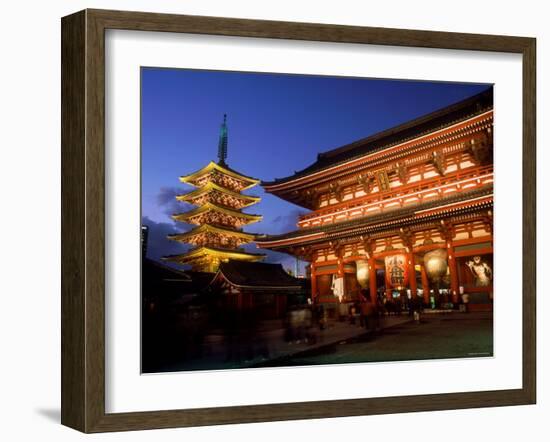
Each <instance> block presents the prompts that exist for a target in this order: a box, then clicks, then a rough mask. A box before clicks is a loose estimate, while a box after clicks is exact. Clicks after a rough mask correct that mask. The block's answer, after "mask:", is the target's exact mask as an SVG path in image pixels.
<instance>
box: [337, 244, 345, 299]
mask: <svg viewBox="0 0 550 442" xmlns="http://www.w3.org/2000/svg"><path fill="white" fill-rule="evenodd" d="M342 255H343V254H339V255H338V278H342V279H343V281H342V287H343V288H344V296H343V297H342V300H344V299H345V298H346V280H345V279H344V258H343V257H342Z"/></svg>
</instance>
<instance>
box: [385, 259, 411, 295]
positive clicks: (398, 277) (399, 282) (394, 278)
mask: <svg viewBox="0 0 550 442" xmlns="http://www.w3.org/2000/svg"><path fill="white" fill-rule="evenodd" d="M384 263H385V267H386V287H387V288H394V289H398V290H401V289H403V288H404V287H406V286H407V285H408V281H409V267H408V266H407V256H406V255H404V254H397V255H391V256H386V257H385V258H384Z"/></svg>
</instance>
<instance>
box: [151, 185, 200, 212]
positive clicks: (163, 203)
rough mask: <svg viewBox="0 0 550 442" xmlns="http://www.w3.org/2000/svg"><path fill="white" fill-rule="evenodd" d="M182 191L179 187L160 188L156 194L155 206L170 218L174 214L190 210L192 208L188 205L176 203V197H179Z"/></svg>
mask: <svg viewBox="0 0 550 442" xmlns="http://www.w3.org/2000/svg"><path fill="white" fill-rule="evenodd" d="M182 193H184V192H182V190H181V188H179V187H161V188H160V190H159V193H158V194H157V205H158V206H159V207H160V208H161V209H162V212H163V213H164V214H165V215H168V216H172V215H174V214H175V213H182V212H187V211H188V210H191V209H192V208H193V206H192V205H191V204H188V203H184V202H181V201H178V200H177V199H176V196H177V195H181V194H182Z"/></svg>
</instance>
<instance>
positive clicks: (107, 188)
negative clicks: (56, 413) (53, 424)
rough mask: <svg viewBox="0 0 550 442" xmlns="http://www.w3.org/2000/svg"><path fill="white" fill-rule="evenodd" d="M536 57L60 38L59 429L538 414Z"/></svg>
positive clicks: (375, 34) (132, 34) (515, 48)
mask: <svg viewBox="0 0 550 442" xmlns="http://www.w3.org/2000/svg"><path fill="white" fill-rule="evenodd" d="M535 72H536V69H535V39H532V38H525V37H510V36H494V35H473V34H457V33H447V32H428V31H416V30H400V29H383V28H368V27H349V26H340V25H321V24H312V23H290V22H274V21H259V20H241V19H234V18H217V17H198V16H183V15H168V14H153V13H140V12H122V11H105V10H85V11H81V12H78V13H75V14H73V15H70V16H67V17H64V18H63V19H62V413H61V415H62V423H63V424H64V425H67V426H70V427H72V428H75V429H78V430H80V431H83V432H104V431H122V430H139V429H152V428H168V427H183V426H197V425H215V424H229V423H244V422H261V421H277V420H289V419H311V418H324V417H338V416H353V415H369V414H382V413H402V412H413V411H430V410H445V409H459V408H473V407H492V406H506V405H527V404H533V403H535V400H536V350H535V329H536V326H535V325H536V324H535V294H536V275H535V259H536V258H535V257H536V237H535V226H536V218H535V214H536V207H535V182H536V177H535V171H536V167H535V165H536V157H535V141H536V140H535Z"/></svg>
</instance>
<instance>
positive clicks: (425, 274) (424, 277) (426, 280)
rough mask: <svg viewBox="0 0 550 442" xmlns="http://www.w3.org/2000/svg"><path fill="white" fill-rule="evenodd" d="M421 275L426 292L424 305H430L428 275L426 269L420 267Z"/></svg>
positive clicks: (423, 288)
mask: <svg viewBox="0 0 550 442" xmlns="http://www.w3.org/2000/svg"><path fill="white" fill-rule="evenodd" d="M420 275H421V276H422V290H423V291H424V295H423V298H424V303H426V304H429V303H430V282H429V281H428V274H427V273H426V267H424V266H423V265H421V266H420Z"/></svg>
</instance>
